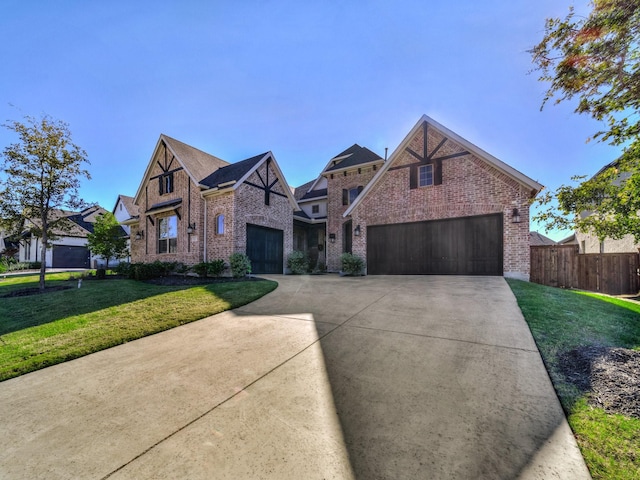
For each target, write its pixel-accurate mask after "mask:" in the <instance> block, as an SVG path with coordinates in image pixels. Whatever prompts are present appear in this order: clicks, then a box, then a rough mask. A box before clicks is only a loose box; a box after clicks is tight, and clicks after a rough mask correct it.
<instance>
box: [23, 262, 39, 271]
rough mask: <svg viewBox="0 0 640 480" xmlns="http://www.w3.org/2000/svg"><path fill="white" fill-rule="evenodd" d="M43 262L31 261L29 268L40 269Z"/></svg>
mask: <svg viewBox="0 0 640 480" xmlns="http://www.w3.org/2000/svg"><path fill="white" fill-rule="evenodd" d="M41 266H42V262H29V263H28V266H27V268H29V269H31V270H40V267H41Z"/></svg>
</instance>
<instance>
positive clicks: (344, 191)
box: [342, 188, 349, 205]
mask: <svg viewBox="0 0 640 480" xmlns="http://www.w3.org/2000/svg"><path fill="white" fill-rule="evenodd" d="M342 205H349V190H347V189H346V188H343V189H342Z"/></svg>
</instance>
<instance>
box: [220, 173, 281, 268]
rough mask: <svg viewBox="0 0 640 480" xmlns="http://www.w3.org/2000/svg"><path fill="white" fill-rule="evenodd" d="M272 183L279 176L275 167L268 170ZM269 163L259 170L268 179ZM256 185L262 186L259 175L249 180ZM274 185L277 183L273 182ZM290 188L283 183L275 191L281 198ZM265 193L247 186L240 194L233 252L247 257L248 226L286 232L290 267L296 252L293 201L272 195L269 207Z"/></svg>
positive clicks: (237, 199) (235, 218)
mask: <svg viewBox="0 0 640 480" xmlns="http://www.w3.org/2000/svg"><path fill="white" fill-rule="evenodd" d="M268 168H269V169H270V170H269V179H274V178H275V177H276V173H275V171H274V170H273V168H272V167H271V166H269V167H268ZM266 169H267V163H266V162H265V163H263V164H262V165H261V166H260V167H259V168H258V172H260V176H261V177H262V178H263V179H266V178H267V172H266ZM248 181H249V182H251V183H254V184H256V185H262V182H261V180H260V178H259V177H258V174H257V173H254V174H253V175H252V176H251V177H249V179H248ZM271 181H273V180H271ZM285 188H288V187H287V186H286V185H283V184H282V181H279V182H278V183H276V184H275V185H274V186H273V188H272V190H273V191H274V192H278V193H281V194H284V193H285V190H284V189H285ZM264 200H265V199H264V191H263V190H260V189H258V188H255V187H252V186H251V185H247V184H243V185H241V186H239V187H238V189H237V190H236V200H235V211H234V224H233V251H235V252H242V253H245V252H246V250H247V224H248V223H250V224H253V225H260V226H263V227H269V228H275V229H278V230H282V231H283V243H284V245H283V257H284V262H285V264H286V261H287V256H288V255H289V254H290V253H291V252H292V251H293V208H292V207H291V204H290V203H289V199H288V198H285V197H282V196H280V195H275V194H271V196H270V199H269V205H265V201H264Z"/></svg>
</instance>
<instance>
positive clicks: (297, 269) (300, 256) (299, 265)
mask: <svg viewBox="0 0 640 480" xmlns="http://www.w3.org/2000/svg"><path fill="white" fill-rule="evenodd" d="M287 268H289V270H291V273H292V274H294V275H302V274H305V273H307V272H308V271H309V258H308V257H307V254H306V253H304V252H301V251H299V250H294V251H293V252H291V253H290V254H289V256H288V257H287Z"/></svg>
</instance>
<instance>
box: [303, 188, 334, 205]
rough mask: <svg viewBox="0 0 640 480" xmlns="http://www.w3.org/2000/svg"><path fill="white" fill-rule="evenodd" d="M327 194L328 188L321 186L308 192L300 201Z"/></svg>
mask: <svg viewBox="0 0 640 480" xmlns="http://www.w3.org/2000/svg"><path fill="white" fill-rule="evenodd" d="M326 196H327V189H326V188H321V189H319V190H311V191H310V192H307V193H306V194H305V195H304V196H303V197H302V198H301V199H300V200H299V201H300V202H304V201H307V200H315V199H316V198H321V197H326Z"/></svg>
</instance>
